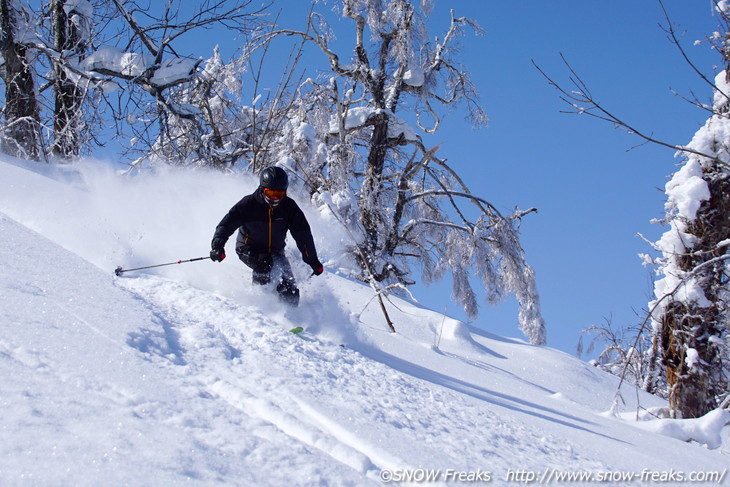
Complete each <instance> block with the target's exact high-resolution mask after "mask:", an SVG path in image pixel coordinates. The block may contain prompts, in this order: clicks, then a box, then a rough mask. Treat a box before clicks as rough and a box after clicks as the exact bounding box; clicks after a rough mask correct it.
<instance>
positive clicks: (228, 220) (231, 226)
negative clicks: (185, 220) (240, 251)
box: [210, 205, 243, 250]
mask: <svg viewBox="0 0 730 487" xmlns="http://www.w3.org/2000/svg"><path fill="white" fill-rule="evenodd" d="M238 206H239V205H235V206H234V207H233V208H231V210H230V211H229V212H228V213H227V214H226V216H224V217H223V219H222V220H221V221H220V223H219V224H218V226H217V227H215V233H214V234H213V241H212V242H211V244H210V248H211V249H213V250H223V249H224V248H225V246H226V242H228V239H229V238H230V237H231V235H233V232H235V231H236V229H237V228H238V227H240V226H241V225H242V224H243V219H242V217H241V214H240V211H239V208H238Z"/></svg>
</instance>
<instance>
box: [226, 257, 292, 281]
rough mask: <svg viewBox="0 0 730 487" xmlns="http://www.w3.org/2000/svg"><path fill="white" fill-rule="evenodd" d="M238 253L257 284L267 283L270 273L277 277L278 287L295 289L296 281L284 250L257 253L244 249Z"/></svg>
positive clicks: (269, 279)
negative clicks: (251, 271)
mask: <svg viewBox="0 0 730 487" xmlns="http://www.w3.org/2000/svg"><path fill="white" fill-rule="evenodd" d="M237 253H238V258H239V259H241V262H243V263H244V264H246V265H247V266H248V267H250V268H251V270H253V283H254V284H259V285H265V284H269V283H270V282H271V276H272V274H273V275H274V276H278V277H279V282H278V283H277V290H278V288H279V287H282V288H285V289H287V290H294V289H296V281H295V279H294V273H293V272H292V268H291V264H290V263H289V259H287V258H286V254H284V251H283V250H282V251H279V252H271V253H265V252H264V253H259V252H255V251H251V250H244V251H241V252H237Z"/></svg>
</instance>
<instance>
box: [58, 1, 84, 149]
mask: <svg viewBox="0 0 730 487" xmlns="http://www.w3.org/2000/svg"><path fill="white" fill-rule="evenodd" d="M51 20H52V23H51V25H52V31H53V32H52V35H53V41H54V42H53V47H54V50H55V53H56V55H57V57H56V58H55V59H56V62H54V63H52V64H53V74H54V78H53V88H54V98H55V105H54V111H53V134H54V135H53V148H52V151H53V153H54V155H56V156H58V157H61V158H74V157H78V155H79V154H80V152H81V145H82V140H83V133H82V132H83V129H84V125H85V119H84V112H83V106H82V105H83V102H84V99H85V94H86V92H87V89H88V86H89V84H88V83H87V82H86V81H85V80H84V79H83V78H80V77H79V76H77V75H75V73H73V72H72V71H70V69H69V64H70V65H78V63H79V62H80V61H81V60H82V59H83V56H84V54H85V53H86V50H87V49H88V48H89V46H90V43H91V39H92V34H93V26H94V7H93V6H92V5H91V3H90V2H89V1H87V0H52V1H51Z"/></svg>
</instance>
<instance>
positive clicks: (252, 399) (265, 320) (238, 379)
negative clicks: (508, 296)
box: [120, 277, 605, 479]
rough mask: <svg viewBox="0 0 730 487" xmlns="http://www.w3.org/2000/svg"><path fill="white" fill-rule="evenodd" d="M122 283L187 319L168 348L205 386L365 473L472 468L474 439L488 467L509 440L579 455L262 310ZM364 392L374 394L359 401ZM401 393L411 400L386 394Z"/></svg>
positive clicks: (159, 286) (164, 312) (148, 281)
mask: <svg viewBox="0 0 730 487" xmlns="http://www.w3.org/2000/svg"><path fill="white" fill-rule="evenodd" d="M120 283H121V285H122V286H124V287H125V288H127V289H129V290H130V291H132V292H134V293H135V294H137V295H138V296H140V297H142V296H144V299H145V300H146V301H148V302H149V303H152V305H153V307H154V309H155V312H157V313H159V314H160V315H161V316H162V317H163V318H165V319H168V318H169V321H174V322H176V323H184V326H183V327H181V328H179V329H177V330H175V331H174V332H175V334H176V335H178V336H179V344H175V343H172V344H168V345H169V346H170V347H174V346H178V347H179V350H177V353H176V354H175V355H179V356H180V357H182V358H183V360H184V362H185V363H187V364H196V365H195V368H196V371H195V373H194V374H193V375H195V376H196V377H197V378H198V379H199V380H201V381H202V382H204V384H203V386H204V387H205V389H206V390H207V391H208V392H210V393H211V394H215V395H216V396H217V397H220V398H221V399H223V400H224V401H226V402H228V403H229V404H231V405H233V406H235V407H236V408H239V409H240V410H241V411H243V412H244V413H246V414H247V415H250V416H253V417H257V418H259V419H261V420H263V421H266V422H268V423H271V424H272V425H274V426H275V427H277V428H278V429H279V430H281V431H282V432H283V433H285V434H287V435H289V436H291V437H293V438H294V439H296V440H298V441H300V442H302V443H304V444H306V445H309V446H311V447H313V448H316V449H318V450H320V451H322V452H323V453H326V454H328V455H330V456H331V457H332V458H333V459H335V460H337V461H339V462H341V463H343V464H344V465H346V466H348V467H350V468H353V469H354V470H356V471H358V472H359V473H362V474H364V475H366V476H367V477H368V478H371V479H377V472H378V471H379V470H381V469H387V470H396V469H414V468H417V467H418V466H422V465H442V466H443V468H458V467H461V468H462V469H468V468H469V467H470V466H471V467H473V465H470V463H469V461H468V460H466V459H469V458H470V457H472V458H473V456H474V452H473V448H474V447H475V441H476V444H477V445H478V444H482V445H483V446H482V447H481V454H482V455H484V456H488V457H489V458H490V459H491V460H490V463H493V462H494V461H495V460H497V461H499V460H500V459H501V461H502V462H509V461H510V460H511V459H512V458H513V456H514V453H515V452H514V449H515V443H518V444H519V447H518V450H520V452H519V453H520V455H521V456H522V455H524V456H527V457H532V458H535V459H536V461H538V462H539V463H540V465H541V467H543V466H544V461H545V459H546V458H549V459H550V462H551V464H552V465H553V466H554V467H555V468H558V467H559V466H560V465H566V464H569V463H570V462H575V461H576V459H577V458H578V456H577V455H576V454H575V453H574V452H575V448H573V447H571V446H570V445H569V444H567V445H566V442H565V441H561V440H558V439H557V438H550V437H547V436H544V435H535V434H534V433H533V432H531V431H529V429H527V428H525V427H522V426H520V425H518V424H513V423H510V422H509V421H505V420H504V419H502V420H500V421H497V422H495V421H494V420H493V419H492V418H491V417H490V415H489V414H488V412H487V411H485V412H483V413H481V412H479V411H478V406H477V405H471V404H468V403H469V402H470V401H468V400H467V401H464V400H463V399H462V398H460V397H459V396H458V395H457V394H454V393H453V392H451V391H449V390H448V389H445V390H438V389H437V390H433V388H431V387H428V386H427V385H426V384H424V383H422V382H421V381H419V380H418V379H416V378H412V377H409V376H408V375H403V374H400V373H397V372H396V371H394V370H393V369H392V368H390V367H387V366H385V365H383V364H380V363H377V362H374V361H372V360H369V359H368V358H366V357H364V356H363V355H361V354H360V353H358V352H356V351H354V350H350V349H348V348H343V347H340V346H338V344H336V343H322V342H320V341H319V340H314V341H304V340H302V339H301V338H300V337H297V336H294V335H292V334H290V333H288V332H287V330H288V329H289V328H290V327H291V323H288V322H284V323H281V322H279V321H276V318H272V317H267V316H264V315H263V314H262V313H261V312H260V311H259V310H256V309H253V308H248V307H245V306H239V305H237V304H236V303H235V302H233V301H231V300H229V299H225V298H221V297H219V296H215V295H212V294H211V293H209V292H205V291H199V290H194V289H191V288H189V287H184V286H182V285H180V284H178V283H175V282H173V281H166V280H164V279H159V278H154V277H145V278H135V279H128V280H127V279H122V280H120ZM163 358H164V357H163ZM272 359H273V360H272ZM351 378H353V380H351ZM491 394H493V395H496V396H498V394H497V393H496V392H494V391H493V392H491ZM363 397H366V398H370V401H368V402H366V404H365V405H363V403H362V400H361V398H363ZM400 397H407V398H410V399H411V400H410V401H408V402H406V403H400V402H398V401H396V400H394V399H389V398H400ZM348 398H358V400H357V401H352V402H350V401H348ZM495 401H496V400H495ZM510 407H512V408H514V407H515V406H510ZM465 409H466V410H470V411H469V414H468V415H467V414H465V413H464V410H465ZM548 419H552V418H548ZM552 420H554V419H552ZM460 429H466V430H471V431H473V432H474V435H475V437H473V438H469V437H465V438H462V439H460V440H459V441H457V442H456V443H455V444H452V445H449V448H444V444H443V441H444V439H443V437H444V435H443V434H444V433H448V432H450V431H452V430H460ZM531 436H532V437H533V438H532V440H531V441H527V442H525V441H518V438H522V439H524V438H525V437H531ZM389 439H392V441H388V440H389ZM459 443H461V444H459ZM410 444H419V445H422V446H424V445H425V446H426V449H427V450H429V453H430V456H429V457H428V458H424V455H423V453H424V452H423V449H422V448H419V450H418V455H417V457H413V456H412V455H411V454H409V448H408V446H407V445H410ZM530 450H534V451H532V452H531V451H530ZM445 451H446V452H448V453H447V455H446V456H445V453H444V452H445ZM460 458H463V459H465V460H466V461H465V460H460ZM462 462H463V463H462ZM589 463H590V462H589ZM592 465H593V466H594V467H595V468H604V467H605V465H603V464H601V462H592Z"/></svg>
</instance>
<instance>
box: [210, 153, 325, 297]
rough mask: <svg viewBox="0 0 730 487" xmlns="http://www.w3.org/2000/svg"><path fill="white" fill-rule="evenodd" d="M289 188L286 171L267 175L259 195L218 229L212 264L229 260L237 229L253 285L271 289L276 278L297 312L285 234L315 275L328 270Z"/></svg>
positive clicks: (262, 178)
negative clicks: (229, 245)
mask: <svg viewBox="0 0 730 487" xmlns="http://www.w3.org/2000/svg"><path fill="white" fill-rule="evenodd" d="M288 187H289V177H288V176H287V174H286V171H284V170H283V169H282V168H280V167H276V166H272V167H267V168H266V169H264V170H263V171H262V172H261V176H260V179H259V187H258V189H256V191H254V192H253V193H252V194H249V195H247V196H244V197H243V198H242V199H241V201H239V202H238V203H236V204H235V205H234V206H233V208H231V210H230V211H229V212H228V214H226V216H224V217H223V219H222V220H221V222H220V223H219V224H218V226H217V227H216V229H215V234H214V235H213V242H212V243H211V248H212V250H211V251H210V258H211V259H212V260H213V261H214V262H221V261H222V260H223V259H225V258H226V254H225V245H226V242H227V241H228V239H229V237H230V236H231V235H232V234H233V232H235V231H236V229H238V237H237V239H236V253H237V254H238V257H239V258H240V259H241V261H242V262H243V263H244V264H246V265H247V266H248V267H250V268H251V269H252V270H253V282H254V284H259V285H265V284H268V283H270V282H271V274H272V273H274V274H275V275H276V276H277V277H278V279H279V282H278V283H277V285H276V291H277V292H278V293H279V297H280V298H281V299H282V300H283V301H284V302H287V303H289V304H291V305H293V306H296V305H298V304H299V289H298V288H297V286H296V281H295V279H294V274H293V273H292V269H291V264H290V263H289V260H288V259H287V258H286V255H285V254H284V246H285V245H286V241H285V240H286V232H287V230H288V231H289V232H290V233H291V235H292V237H294V241H295V242H296V244H297V247H298V248H299V251H300V252H301V253H302V260H303V261H304V262H306V263H307V264H309V266H310V267H311V268H312V271H313V274H314V275H315V276H318V275H320V274H322V272H323V271H324V268H323V266H322V263H321V262H320V261H319V259H318V258H317V251H316V249H315V247H314V239H313V238H312V231H311V230H310V227H309V223H308V222H307V219H306V217H305V216H304V213H303V212H302V210H301V209H300V208H299V206H298V205H297V204H296V202H295V201H294V200H293V199H291V198H289V197H288V196H287V195H286V190H287V188H288Z"/></svg>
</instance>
